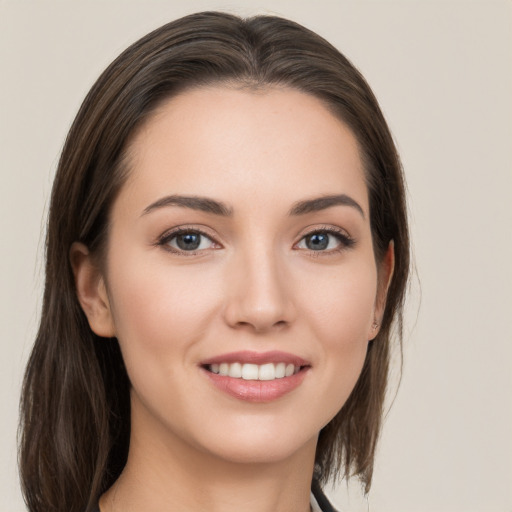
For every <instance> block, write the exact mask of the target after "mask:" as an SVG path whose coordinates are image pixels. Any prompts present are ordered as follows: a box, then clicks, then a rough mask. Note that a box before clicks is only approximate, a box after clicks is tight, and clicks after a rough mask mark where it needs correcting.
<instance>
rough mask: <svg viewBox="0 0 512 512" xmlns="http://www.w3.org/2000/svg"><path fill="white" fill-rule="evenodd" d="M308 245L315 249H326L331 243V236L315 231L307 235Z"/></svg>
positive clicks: (309, 247)
mask: <svg viewBox="0 0 512 512" xmlns="http://www.w3.org/2000/svg"><path fill="white" fill-rule="evenodd" d="M306 245H307V247H308V249H312V250H313V251H320V250H322V249H326V248H327V246H328V245H329V236H328V235H326V234H324V233H315V234H314V235H311V236H308V237H307V239H306Z"/></svg>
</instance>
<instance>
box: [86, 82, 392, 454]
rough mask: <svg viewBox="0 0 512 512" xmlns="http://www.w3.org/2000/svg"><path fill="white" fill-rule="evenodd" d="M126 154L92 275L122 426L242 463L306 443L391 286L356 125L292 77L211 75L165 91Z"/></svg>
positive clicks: (356, 362) (345, 380)
mask: <svg viewBox="0 0 512 512" xmlns="http://www.w3.org/2000/svg"><path fill="white" fill-rule="evenodd" d="M129 158H130V174H129V178H128V181H127V182H126V184H125V185H124V186H123V188H122V190H121V192H120V194H119V196H118V198H117V199H116V201H115V203H114V205H113V210H112V218H111V221H112V222H111V230H110V235H109V244H108V256H107V265H106V273H105V275H104V280H105V283H106V289H107V293H108V302H107V304H108V310H109V315H111V322H112V326H113V327H112V329H113V332H112V333H111V334H113V335H115V336H117V338H118V340H119V343H120V346H121V350H122V354H123V357H124V361H125V364H126V368H127V371H128V375H129V377H130V381H131V384H132V415H133V420H132V431H133V432H132V433H133V435H134V436H135V438H136V439H140V442H143V440H144V442H146V443H156V444H157V445H159V446H167V447H169V448H170V449H172V450H174V451H175V450H177V449H179V450H185V452H187V450H189V451H190V453H192V452H198V451H199V452H202V453H208V454H209V455H211V456H213V457H216V458H222V459H224V460H230V461H238V462H263V461H275V460H280V459H284V458H286V457H288V456H290V455H292V454H294V453H296V452H299V451H300V450H307V451H308V453H311V452H313V453H314V447H315V443H316V438H317V435H318V432H319V430H320V429H321V428H322V427H323V426H324V425H325V424H326V423H328V422H329V420H331V419H332V418H333V416H334V415H335V414H336V413H337V412H338V411H339V410H340V408H341V407H342V405H343V404H344V403H345V401H346V400H347V398H348V396H349V394H350V392H351V391H352V389H353V387H354V385H355V383H356V380H357V379H358V377H359V374H360V371H361V368H362V365H363V362H364V359H365V354H366V349H367V343H368V340H369V339H372V338H373V337H375V335H376V329H375V327H374V326H373V325H372V324H373V322H374V320H375V319H376V318H377V319H378V318H379V317H380V315H381V309H382V308H381V305H382V303H383V300H381V299H382V295H383V294H384V293H385V292H384V291H382V290H380V291H379V288H382V287H379V286H378V268H377V264H376V262H375V258H374V252H373V247H372V238H371V231H370V223H369V207H368V194H367V188H366V185H365V180H364V173H363V168H362V164H361V159H360V157H359V153H358V148H357V144H356V140H355V138H354V136H353V135H352V133H351V132H350V131H349V129H348V128H347V127H346V126H345V125H344V124H342V123H341V122H340V121H339V120H338V119H337V118H336V117H334V116H333V115H332V114H331V113H330V112H329V111H328V110H327V109H326V108H325V107H324V106H323V104H322V103H321V102H320V101H319V100H317V99H316V98H314V97H311V96H309V95H306V94H304V93H301V92H297V91H295V90H291V89H286V88H281V89H277V88H269V89H266V90H264V91H251V90H243V89H234V88H228V87H222V86H219V87H208V88H198V89H194V90H190V91H188V92H185V93H183V94H181V95H179V96H177V97H175V98H173V99H171V100H169V101H168V102H167V103H165V104H164V105H163V106H162V107H161V108H159V110H158V112H157V113H156V114H155V115H153V117H152V118H151V119H150V120H149V121H148V122H146V124H145V125H144V126H143V127H142V128H141V129H140V130H139V131H138V132H137V134H136V135H135V137H134V139H133V142H132V144H131V146H130V151H129ZM384 281H385V280H384ZM91 325H92V326H93V328H94V321H93V322H91ZM133 442H135V441H134V440H133V439H132V443H133ZM185 452H183V453H185Z"/></svg>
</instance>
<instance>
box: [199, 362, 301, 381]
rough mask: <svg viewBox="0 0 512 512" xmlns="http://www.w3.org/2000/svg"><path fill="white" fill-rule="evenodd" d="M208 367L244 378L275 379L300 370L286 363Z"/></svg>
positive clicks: (231, 364) (227, 364) (214, 365)
mask: <svg viewBox="0 0 512 512" xmlns="http://www.w3.org/2000/svg"><path fill="white" fill-rule="evenodd" d="M208 369H209V370H210V371H211V372H212V373H217V374H219V375H222V376H224V377H232V378H235V379H240V378H242V379H244V380H274V379H282V378H283V377H291V376H292V375H294V374H296V373H298V372H299V371H300V366H295V365H293V364H291V363H290V364H286V363H277V364H274V363H265V364H262V365H257V364H250V363H246V364H241V363H220V364H211V365H209V367H208Z"/></svg>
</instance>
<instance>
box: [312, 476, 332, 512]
mask: <svg viewBox="0 0 512 512" xmlns="http://www.w3.org/2000/svg"><path fill="white" fill-rule="evenodd" d="M311 492H312V493H313V496H314V497H315V500H316V501H317V503H318V505H319V507H320V508H321V509H322V512H337V511H336V509H335V508H334V507H333V506H332V505H331V504H330V503H329V500H328V499H327V496H326V495H325V494H324V491H322V488H321V487H320V484H319V483H318V482H317V481H316V480H313V482H312V483H311Z"/></svg>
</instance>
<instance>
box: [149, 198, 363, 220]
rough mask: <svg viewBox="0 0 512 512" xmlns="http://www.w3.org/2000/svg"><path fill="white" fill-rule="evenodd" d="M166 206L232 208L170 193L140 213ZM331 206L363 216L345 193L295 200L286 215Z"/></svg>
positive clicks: (228, 211)
mask: <svg viewBox="0 0 512 512" xmlns="http://www.w3.org/2000/svg"><path fill="white" fill-rule="evenodd" d="M168 206H181V207H182V208H189V209H191V210H198V211H202V212H206V213H212V214H214V215H220V216H222V217H230V216H232V215H233V210H232V208H230V207H229V206H227V205H226V204H225V203H223V202H221V201H217V200H215V199H211V198H208V197H200V196H181V195H170V196H165V197H162V198H161V199H158V200H157V201H155V202H154V203H151V204H150V205H149V206H147V207H146V208H145V209H144V211H143V212H142V215H146V214H148V213H150V212H152V211H153V210H157V209H159V208H165V207H168ZM333 206H350V207H352V208H355V209H356V210H357V211H358V212H359V213H360V214H361V216H362V217H363V219H364V218H365V215H364V211H363V209H362V208H361V206H360V204H359V203H358V202H357V201H355V200H354V199H352V198H351V197H350V196H347V195H346V194H337V195H330V196H322V197H317V198H314V199H306V200H303V201H297V202H296V203H294V205H293V206H292V208H291V209H290V211H289V212H288V215H290V216H297V215H305V214H307V213H313V212H319V211H322V210H326V209H327V208H331V207H333Z"/></svg>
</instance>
